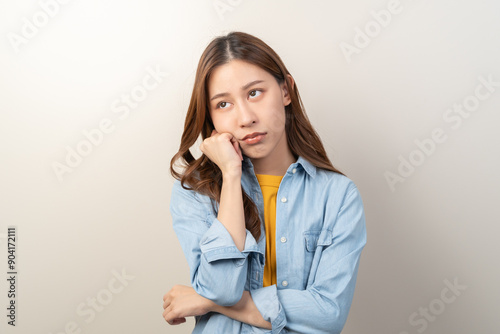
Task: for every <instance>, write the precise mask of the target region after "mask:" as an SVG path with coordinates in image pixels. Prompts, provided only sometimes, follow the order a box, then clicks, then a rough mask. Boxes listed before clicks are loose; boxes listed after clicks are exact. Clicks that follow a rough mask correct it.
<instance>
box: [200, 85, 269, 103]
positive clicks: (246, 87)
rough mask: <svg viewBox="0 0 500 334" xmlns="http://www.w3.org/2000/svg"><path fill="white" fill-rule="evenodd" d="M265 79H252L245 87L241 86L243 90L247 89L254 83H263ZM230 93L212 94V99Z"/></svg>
mask: <svg viewBox="0 0 500 334" xmlns="http://www.w3.org/2000/svg"><path fill="white" fill-rule="evenodd" d="M264 81H265V80H254V81H251V82H249V83H247V84H246V85H244V86H243V87H241V90H246V89H248V88H249V87H251V86H253V85H256V84H258V83H261V82H264ZM227 95H229V93H219V94H215V95H214V96H212V98H211V99H210V101H212V100H215V99H216V98H218V97H222V96H227Z"/></svg>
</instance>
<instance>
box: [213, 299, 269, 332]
mask: <svg viewBox="0 0 500 334" xmlns="http://www.w3.org/2000/svg"><path fill="white" fill-rule="evenodd" d="M212 311H213V312H217V313H220V314H224V315H225V316H226V317H229V318H231V319H234V320H237V321H240V322H244V323H246V324H249V325H252V326H256V327H261V328H266V329H272V326H271V323H270V322H269V321H266V320H264V318H263V317H262V315H261V314H260V312H259V309H257V306H255V303H254V302H253V299H252V296H251V295H250V292H249V291H243V296H242V297H241V299H240V301H239V302H238V303H236V304H235V305H233V306H220V305H217V304H213V308H212Z"/></svg>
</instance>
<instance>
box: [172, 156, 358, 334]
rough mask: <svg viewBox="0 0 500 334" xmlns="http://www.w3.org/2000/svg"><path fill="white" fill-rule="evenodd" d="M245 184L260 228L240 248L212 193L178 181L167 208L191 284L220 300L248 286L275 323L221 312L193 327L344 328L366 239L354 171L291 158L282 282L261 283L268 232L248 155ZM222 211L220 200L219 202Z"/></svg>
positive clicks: (279, 229)
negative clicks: (187, 187)
mask: <svg viewBox="0 0 500 334" xmlns="http://www.w3.org/2000/svg"><path fill="white" fill-rule="evenodd" d="M242 171H243V172H242V178H241V183H242V185H243V190H244V191H245V193H247V194H248V195H249V196H250V198H251V199H252V200H253V201H254V202H255V204H256V205H257V207H258V209H259V213H260V218H261V222H262V224H261V230H262V234H261V237H260V240H259V241H258V242H257V241H256V240H255V238H254V237H253V236H252V234H251V233H250V232H249V231H248V230H247V234H246V242H245V248H244V250H243V251H239V250H238V248H237V247H236V245H235V244H234V241H233V239H232V237H231V235H230V234H229V232H228V231H227V230H226V228H225V227H224V225H223V224H222V223H221V222H220V221H219V220H218V219H217V212H213V209H212V204H211V201H210V199H209V198H208V197H207V196H205V195H200V194H199V193H195V192H194V191H192V190H185V189H183V188H182V187H181V185H180V182H179V181H178V180H176V181H175V182H174V186H173V189H172V197H171V201H170V212H171V215H172V219H173V228H174V231H175V233H176V235H177V237H178V239H179V241H180V244H181V247H182V250H183V252H184V254H185V256H186V259H187V261H188V264H189V268H190V278H191V285H192V287H193V288H194V289H195V290H196V292H197V293H198V294H200V295H201V296H203V297H205V298H208V299H210V300H212V301H214V302H215V303H217V304H219V305H223V306H230V305H234V304H236V303H237V302H238V301H239V300H240V299H241V297H242V294H243V291H244V290H247V291H250V293H251V296H252V299H253V301H254V303H255V305H256V306H257V308H258V310H259V311H260V313H261V314H262V316H263V318H264V319H265V320H267V321H269V322H270V323H271V324H272V330H268V329H263V328H259V327H254V326H251V325H248V324H245V323H242V322H239V321H236V320H233V319H231V318H229V317H226V316H224V315H222V314H219V313H215V312H209V313H207V314H205V315H203V316H197V317H195V319H196V325H195V328H194V330H193V333H208V334H229V333H281V334H283V333H312V334H321V333H340V332H341V330H342V328H343V327H344V324H345V322H346V319H347V315H348V313H349V309H350V307H351V302H352V298H353V294H354V287H355V285H356V277H357V272H358V266H359V261H360V255H361V251H362V249H363V247H364V246H365V244H366V226H365V214H364V210H363V203H362V200H361V196H360V193H359V191H358V188H357V187H356V185H355V184H354V183H353V181H352V180H350V179H349V178H347V177H345V176H343V175H341V174H338V173H335V172H331V171H327V170H324V169H320V168H316V167H315V166H314V165H312V164H311V163H310V162H308V161H307V160H305V159H304V158H303V157H299V158H298V159H297V161H296V162H295V163H293V164H291V165H290V166H289V168H288V170H287V171H286V174H285V175H284V176H283V179H282V181H281V183H280V186H279V189H278V194H277V201H276V240H275V245H276V268H277V269H276V278H277V282H278V283H277V284H275V285H272V286H268V287H263V273H264V262H265V249H266V236H265V232H264V215H263V214H264V204H263V198H262V192H261V189H260V185H259V183H258V181H257V178H256V176H255V172H254V169H253V165H252V162H251V160H250V159H249V158H248V157H246V156H244V160H243V161H242ZM215 208H216V211H218V205H217V204H216V206H215Z"/></svg>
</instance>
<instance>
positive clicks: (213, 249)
mask: <svg viewBox="0 0 500 334" xmlns="http://www.w3.org/2000/svg"><path fill="white" fill-rule="evenodd" d="M200 249H201V252H202V254H203V255H204V256H205V258H206V260H207V262H208V263H210V262H213V261H217V260H224V259H233V260H237V261H236V262H235V264H237V265H238V264H243V263H244V261H245V259H246V258H247V256H248V254H249V253H251V252H257V253H261V254H262V252H261V251H260V250H259V248H258V245H257V242H256V241H255V238H254V237H253V235H252V233H250V231H248V230H246V238H245V247H244V249H243V251H241V252H240V250H239V249H238V247H236V245H235V243H234V240H233V237H231V234H229V231H228V230H227V229H226V227H225V226H224V225H223V224H222V223H221V222H220V221H219V220H218V219H217V218H214V220H213V222H212V225H211V226H210V228H209V229H208V230H207V232H206V233H205V234H204V235H203V237H202V238H201V240H200Z"/></svg>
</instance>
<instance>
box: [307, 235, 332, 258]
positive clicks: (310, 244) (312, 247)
mask: <svg viewBox="0 0 500 334" xmlns="http://www.w3.org/2000/svg"><path fill="white" fill-rule="evenodd" d="M304 238H305V245H306V250H307V251H308V252H310V253H314V252H316V248H317V247H318V246H324V247H326V246H329V245H331V244H332V241H333V234H332V231H331V230H328V229H323V230H309V231H306V232H304Z"/></svg>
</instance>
